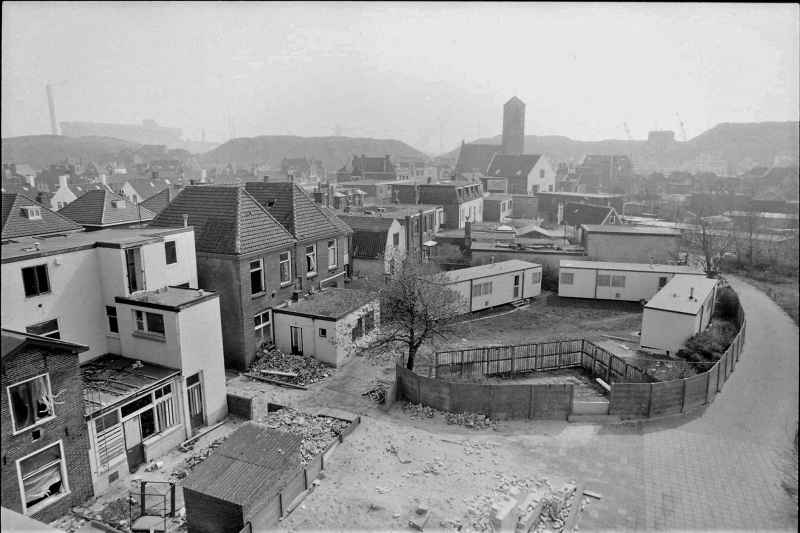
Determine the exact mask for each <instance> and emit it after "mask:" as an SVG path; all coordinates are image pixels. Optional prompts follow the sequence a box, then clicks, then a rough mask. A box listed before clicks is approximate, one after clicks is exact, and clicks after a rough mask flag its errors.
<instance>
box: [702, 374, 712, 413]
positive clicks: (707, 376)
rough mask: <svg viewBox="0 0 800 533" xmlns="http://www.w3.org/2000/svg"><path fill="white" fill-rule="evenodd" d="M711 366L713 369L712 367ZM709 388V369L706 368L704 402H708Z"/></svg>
mask: <svg viewBox="0 0 800 533" xmlns="http://www.w3.org/2000/svg"><path fill="white" fill-rule="evenodd" d="M711 368H712V369H713V368H714V367H711ZM709 389H711V370H706V396H705V401H704V402H703V403H704V404H707V403H708V391H709Z"/></svg>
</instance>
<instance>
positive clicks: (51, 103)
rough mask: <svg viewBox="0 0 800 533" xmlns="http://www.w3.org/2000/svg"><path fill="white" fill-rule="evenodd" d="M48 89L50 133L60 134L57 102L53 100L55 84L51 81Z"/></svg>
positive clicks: (47, 86)
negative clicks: (57, 119) (51, 83)
mask: <svg viewBox="0 0 800 533" xmlns="http://www.w3.org/2000/svg"><path fill="white" fill-rule="evenodd" d="M45 88H46V89H47V105H48V106H49V107H50V133H52V134H53V135H58V123H57V122H56V104H55V102H54V101H53V86H52V85H50V84H49V83H48V84H47V85H46V86H45Z"/></svg>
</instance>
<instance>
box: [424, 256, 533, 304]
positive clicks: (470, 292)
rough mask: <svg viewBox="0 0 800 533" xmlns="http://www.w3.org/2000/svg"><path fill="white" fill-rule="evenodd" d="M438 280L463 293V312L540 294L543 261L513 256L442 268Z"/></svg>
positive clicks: (436, 279) (437, 276) (436, 277)
mask: <svg viewBox="0 0 800 533" xmlns="http://www.w3.org/2000/svg"><path fill="white" fill-rule="evenodd" d="M434 280H435V281H436V282H437V283H441V284H443V285H446V286H447V287H449V288H450V289H452V290H454V291H455V292H457V293H458V294H460V295H461V300H462V302H463V306H462V312H463V313H469V312H471V311H480V310H481V309H488V308H490V307H496V306H498V305H503V304H509V303H511V302H515V301H518V300H526V299H529V298H534V297H536V296H539V294H541V292H542V265H539V264H536V263H529V262H527V261H520V260H519V259H511V260H508V261H500V262H497V263H491V264H488V265H481V266H475V267H470V268H462V269H459V270H451V271H449V272H442V273H439V274H436V276H435V277H434Z"/></svg>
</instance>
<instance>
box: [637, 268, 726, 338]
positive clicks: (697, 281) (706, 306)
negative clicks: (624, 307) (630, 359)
mask: <svg viewBox="0 0 800 533" xmlns="http://www.w3.org/2000/svg"><path fill="white" fill-rule="evenodd" d="M716 292H717V280H716V279H711V278H706V277H699V276H686V275H678V276H675V277H674V278H672V280H671V281H670V282H669V283H667V284H666V285H665V286H664V288H663V289H661V290H660V291H658V293H657V294H656V295H655V296H653V298H652V299H651V300H650V301H649V302H647V305H645V307H644V313H643V314H642V333H641V341H640V344H641V347H642V348H644V349H647V350H655V351H659V352H667V353H675V352H676V351H678V350H679V349H680V348H681V346H683V344H684V343H685V342H686V341H687V340H688V339H689V338H690V337H691V336H692V335H695V334H697V333H700V332H701V331H703V330H704V329H705V328H706V327H707V326H708V325H709V323H710V322H711V315H712V314H713V312H714V302H715V301H716Z"/></svg>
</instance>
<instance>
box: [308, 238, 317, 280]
mask: <svg viewBox="0 0 800 533" xmlns="http://www.w3.org/2000/svg"><path fill="white" fill-rule="evenodd" d="M316 273H317V245H316V244H312V245H311V246H306V275H313V274H316Z"/></svg>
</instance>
